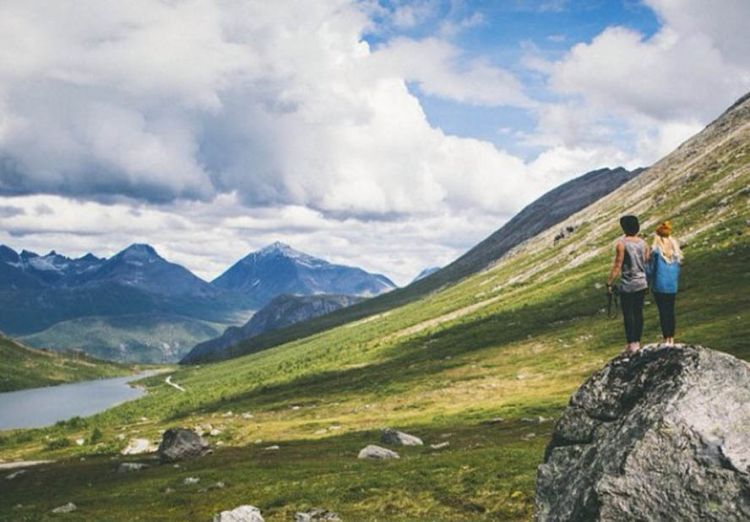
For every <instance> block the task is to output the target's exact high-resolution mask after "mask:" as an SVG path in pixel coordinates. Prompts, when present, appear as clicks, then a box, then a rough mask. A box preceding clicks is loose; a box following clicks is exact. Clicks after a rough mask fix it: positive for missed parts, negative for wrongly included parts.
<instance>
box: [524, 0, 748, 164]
mask: <svg viewBox="0 0 750 522" xmlns="http://www.w3.org/2000/svg"><path fill="white" fill-rule="evenodd" d="M646 3H647V4H649V5H650V6H651V7H653V8H654V10H655V11H656V13H657V14H658V15H659V16H660V18H661V20H662V23H663V25H662V27H661V28H660V29H659V30H658V31H657V32H656V33H655V34H654V35H653V36H650V37H646V36H644V35H642V34H640V33H639V32H637V31H634V30H632V29H628V28H624V27H609V28H607V29H606V30H604V31H603V32H602V33H600V34H599V35H598V36H596V37H595V38H594V39H593V40H592V41H591V42H589V43H578V44H576V45H574V46H573V47H572V48H571V49H570V51H569V52H568V53H567V54H566V55H565V56H564V57H563V58H562V59H561V60H559V61H556V62H549V61H545V60H543V59H542V58H541V57H540V56H539V54H538V53H535V52H533V50H532V52H529V53H528V54H527V56H526V57H525V61H524V63H525V65H526V66H527V67H529V68H530V69H532V70H535V71H539V72H542V73H543V74H545V75H548V78H549V86H550V88H551V90H552V91H553V92H555V93H558V94H560V95H563V96H564V97H565V98H564V101H562V102H559V103H555V104H551V105H548V106H545V107H543V108H542V112H541V113H540V120H539V133H538V134H537V135H535V136H533V137H531V138H530V139H531V141H535V142H537V143H546V144H548V145H549V144H553V145H559V144H563V145H565V146H579V147H580V146H584V147H585V146H589V147H590V146H595V147H600V146H602V144H606V142H607V141H609V142H610V143H609V144H610V146H611V145H612V144H614V145H615V146H617V147H618V149H619V150H620V151H622V152H623V153H624V154H626V155H627V156H628V157H629V158H631V159H632V160H634V161H637V162H639V163H640V164H642V165H647V164H649V163H651V162H653V161H655V160H657V159H659V158H660V157H661V156H663V155H664V154H667V153H668V152H670V151H671V150H673V149H674V147H676V146H677V145H679V143H681V142H682V141H684V140H685V139H687V138H689V137H690V136H691V135H693V134H694V133H696V132H697V131H699V130H700V129H701V128H702V127H703V126H704V125H705V124H706V123H708V122H710V121H711V120H712V119H713V118H715V117H716V116H718V115H719V114H720V113H721V111H723V110H724V109H725V108H726V107H727V106H729V105H730V104H731V103H732V102H733V101H734V100H736V99H737V98H739V97H740V96H741V95H743V94H744V93H745V92H747V91H748V90H750V40H748V38H746V36H745V32H746V31H745V29H744V23H745V22H744V21H746V20H748V19H750V3H748V2H744V1H734V0H728V1H727V2H710V3H709V2H700V1H697V0H690V1H679V2H677V1H674V0H653V1H647V2H646Z"/></svg>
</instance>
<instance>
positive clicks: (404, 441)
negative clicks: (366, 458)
mask: <svg viewBox="0 0 750 522" xmlns="http://www.w3.org/2000/svg"><path fill="white" fill-rule="evenodd" d="M380 442H382V443H383V444H388V445H390V446H421V445H422V444H423V443H422V439H420V438H419V437H415V436H414V435H410V434H408V433H404V432H403V431H398V430H394V429H393V428H385V429H384V430H383V431H382V432H381V433H380Z"/></svg>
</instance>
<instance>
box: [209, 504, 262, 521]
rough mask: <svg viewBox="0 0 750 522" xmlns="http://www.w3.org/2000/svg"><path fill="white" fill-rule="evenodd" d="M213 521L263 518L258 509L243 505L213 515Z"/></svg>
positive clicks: (258, 519)
mask: <svg viewBox="0 0 750 522" xmlns="http://www.w3.org/2000/svg"><path fill="white" fill-rule="evenodd" d="M214 522H264V520H263V517H262V516H261V514H260V509H258V508H257V507H255V506H249V505H245V506H240V507H238V508H234V509H232V510H231V511H222V512H221V513H219V514H218V515H214Z"/></svg>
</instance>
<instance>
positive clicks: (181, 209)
mask: <svg viewBox="0 0 750 522" xmlns="http://www.w3.org/2000/svg"><path fill="white" fill-rule="evenodd" d="M747 20H750V2H748V1H746V0H721V1H714V2H706V1H705V0H643V1H636V0H622V1H620V0H600V1H596V0H593V1H574V0H568V1H566V0H473V1H471V0H465V1H462V0H413V1H401V0H392V1H387V0H361V1H346V0H315V1H314V2H311V1H309V0H274V1H273V2H269V1H266V0H129V1H128V2H122V1H120V0H60V1H56V2H49V1H44V0H2V1H0V243H4V244H8V245H10V246H11V247H13V248H16V249H17V250H20V249H23V248H25V249H29V250H34V251H38V252H40V253H45V252H47V251H49V250H51V249H55V250H57V251H58V252H62V253H65V254H67V255H71V256H74V255H81V254H84V253H86V252H88V251H91V252H93V253H95V254H98V255H111V254H112V253H114V252H116V251H118V250H120V249H122V248H123V247H125V246H127V245H128V244H130V243H133V242H148V243H151V244H153V245H154V246H155V247H156V248H157V250H159V252H160V253H161V254H162V255H164V256H165V257H167V258H168V259H170V260H173V261H175V262H178V263H181V264H184V265H185V266H187V267H188V268H190V269H191V270H193V271H194V272H196V273H197V274H198V275H200V276H202V277H204V278H207V279H211V278H213V277H215V276H216V275H218V273H220V272H221V271H222V270H223V269H224V268H225V267H226V266H227V265H228V264H230V263H232V262H234V261H235V260H236V259H238V258H240V257H242V256H243V255H245V254H246V253H247V252H249V251H251V250H254V249H257V248H259V247H262V246H264V245H266V244H268V243H270V242H272V241H274V240H281V241H285V242H288V243H290V244H291V245H292V246H294V247H296V248H298V249H300V250H304V251H306V252H308V253H311V254H314V255H318V256H321V257H324V258H327V259H330V260H333V261H336V262H341V263H346V264H352V265H358V266H361V267H363V268H366V269H368V270H372V271H378V272H382V273H385V274H386V275H388V276H390V277H391V278H393V279H394V280H395V281H396V282H397V283H399V284H404V283H406V282H408V281H409V280H410V279H411V278H412V277H413V276H414V275H415V274H416V273H417V272H418V271H420V270H421V269H422V268H424V267H426V266H433V265H442V264H445V263H447V262H449V261H450V260H452V259H453V258H455V257H456V256H458V255H459V254H461V253H462V252H464V251H465V250H466V249H468V248H469V247H471V246H472V245H474V244H475V243H476V242H478V241H479V240H481V239H482V238H483V237H485V236H486V235H488V234H489V233H491V232H492V231H494V230H495V229H497V228H498V227H499V226H501V225H502V224H503V222H504V221H506V220H507V219H508V218H509V217H510V216H512V215H513V214H514V213H515V212H517V211H518V210H520V209H521V208H522V207H523V205H525V204H526V203H528V202H530V201H531V200H533V199H534V198H535V197H537V196H539V195H540V194H541V193H543V192H544V191H546V190H548V189H550V188H552V187H554V186H556V185H558V184H559V183H561V182H563V181H565V180H568V179H570V178H572V177H575V176H577V175H579V174H582V173H584V172H587V171H589V170H592V169H594V168H599V167H603V166H610V167H614V166H617V165H624V166H626V167H636V166H642V165H648V164H650V163H651V162H653V161H655V160H656V159H658V158H659V157H661V156H662V155H663V154H665V153H667V152H669V151H670V150H671V149H673V148H674V147H675V146H676V145H678V144H679V143H680V142H681V141H683V140H684V139H686V138H687V137H689V136H690V135H692V134H694V133H695V132H697V131H698V130H700V129H701V128H702V127H703V126H704V125H705V124H706V123H708V122H710V121H711V120H712V119H713V118H715V117H716V116H717V115H718V114H719V113H720V112H721V111H722V110H723V109H724V108H726V107H727V106H728V105H729V104H731V103H732V102H733V101H734V100H735V99H736V98H738V97H740V96H741V95H743V94H744V93H745V92H747V91H748V90H750V38H747V36H746V35H747V31H746V23H747Z"/></svg>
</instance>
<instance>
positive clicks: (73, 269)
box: [0, 245, 105, 286]
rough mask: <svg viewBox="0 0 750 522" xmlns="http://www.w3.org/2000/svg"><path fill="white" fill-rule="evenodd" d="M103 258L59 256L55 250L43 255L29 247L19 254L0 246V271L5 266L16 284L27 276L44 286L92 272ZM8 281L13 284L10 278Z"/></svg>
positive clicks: (60, 282)
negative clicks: (29, 249)
mask: <svg viewBox="0 0 750 522" xmlns="http://www.w3.org/2000/svg"><path fill="white" fill-rule="evenodd" d="M104 261H105V260H104V259H100V258H98V257H96V256H94V255H92V254H86V255H85V256H83V257H79V258H75V259H73V258H69V257H65V256H62V255H60V254H58V253H57V252H55V251H54V250H52V251H51V252H50V253H49V254H46V255H43V256H40V255H39V254H36V253H35V252H29V251H28V250H24V251H22V252H21V253H20V254H18V253H16V252H15V251H14V250H13V249H12V248H9V247H7V246H5V245H0V271H2V270H3V268H4V269H5V272H6V273H7V274H10V273H11V271H13V272H15V277H16V279H17V280H16V281H15V286H19V285H21V284H28V280H27V278H29V277H31V278H34V279H37V280H38V281H39V282H41V283H43V284H47V285H53V286H68V285H69V284H71V283H72V282H73V279H77V278H80V277H81V276H82V275H84V274H87V273H91V272H92V271H94V270H96V269H97V268H99V267H100V266H101V265H102V264H103V263H104ZM3 265H4V267H3ZM24 281H25V283H24ZM7 283H9V284H10V285H11V286H12V282H11V281H8V282H7ZM0 286H5V285H0ZM34 286H36V285H34Z"/></svg>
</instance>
